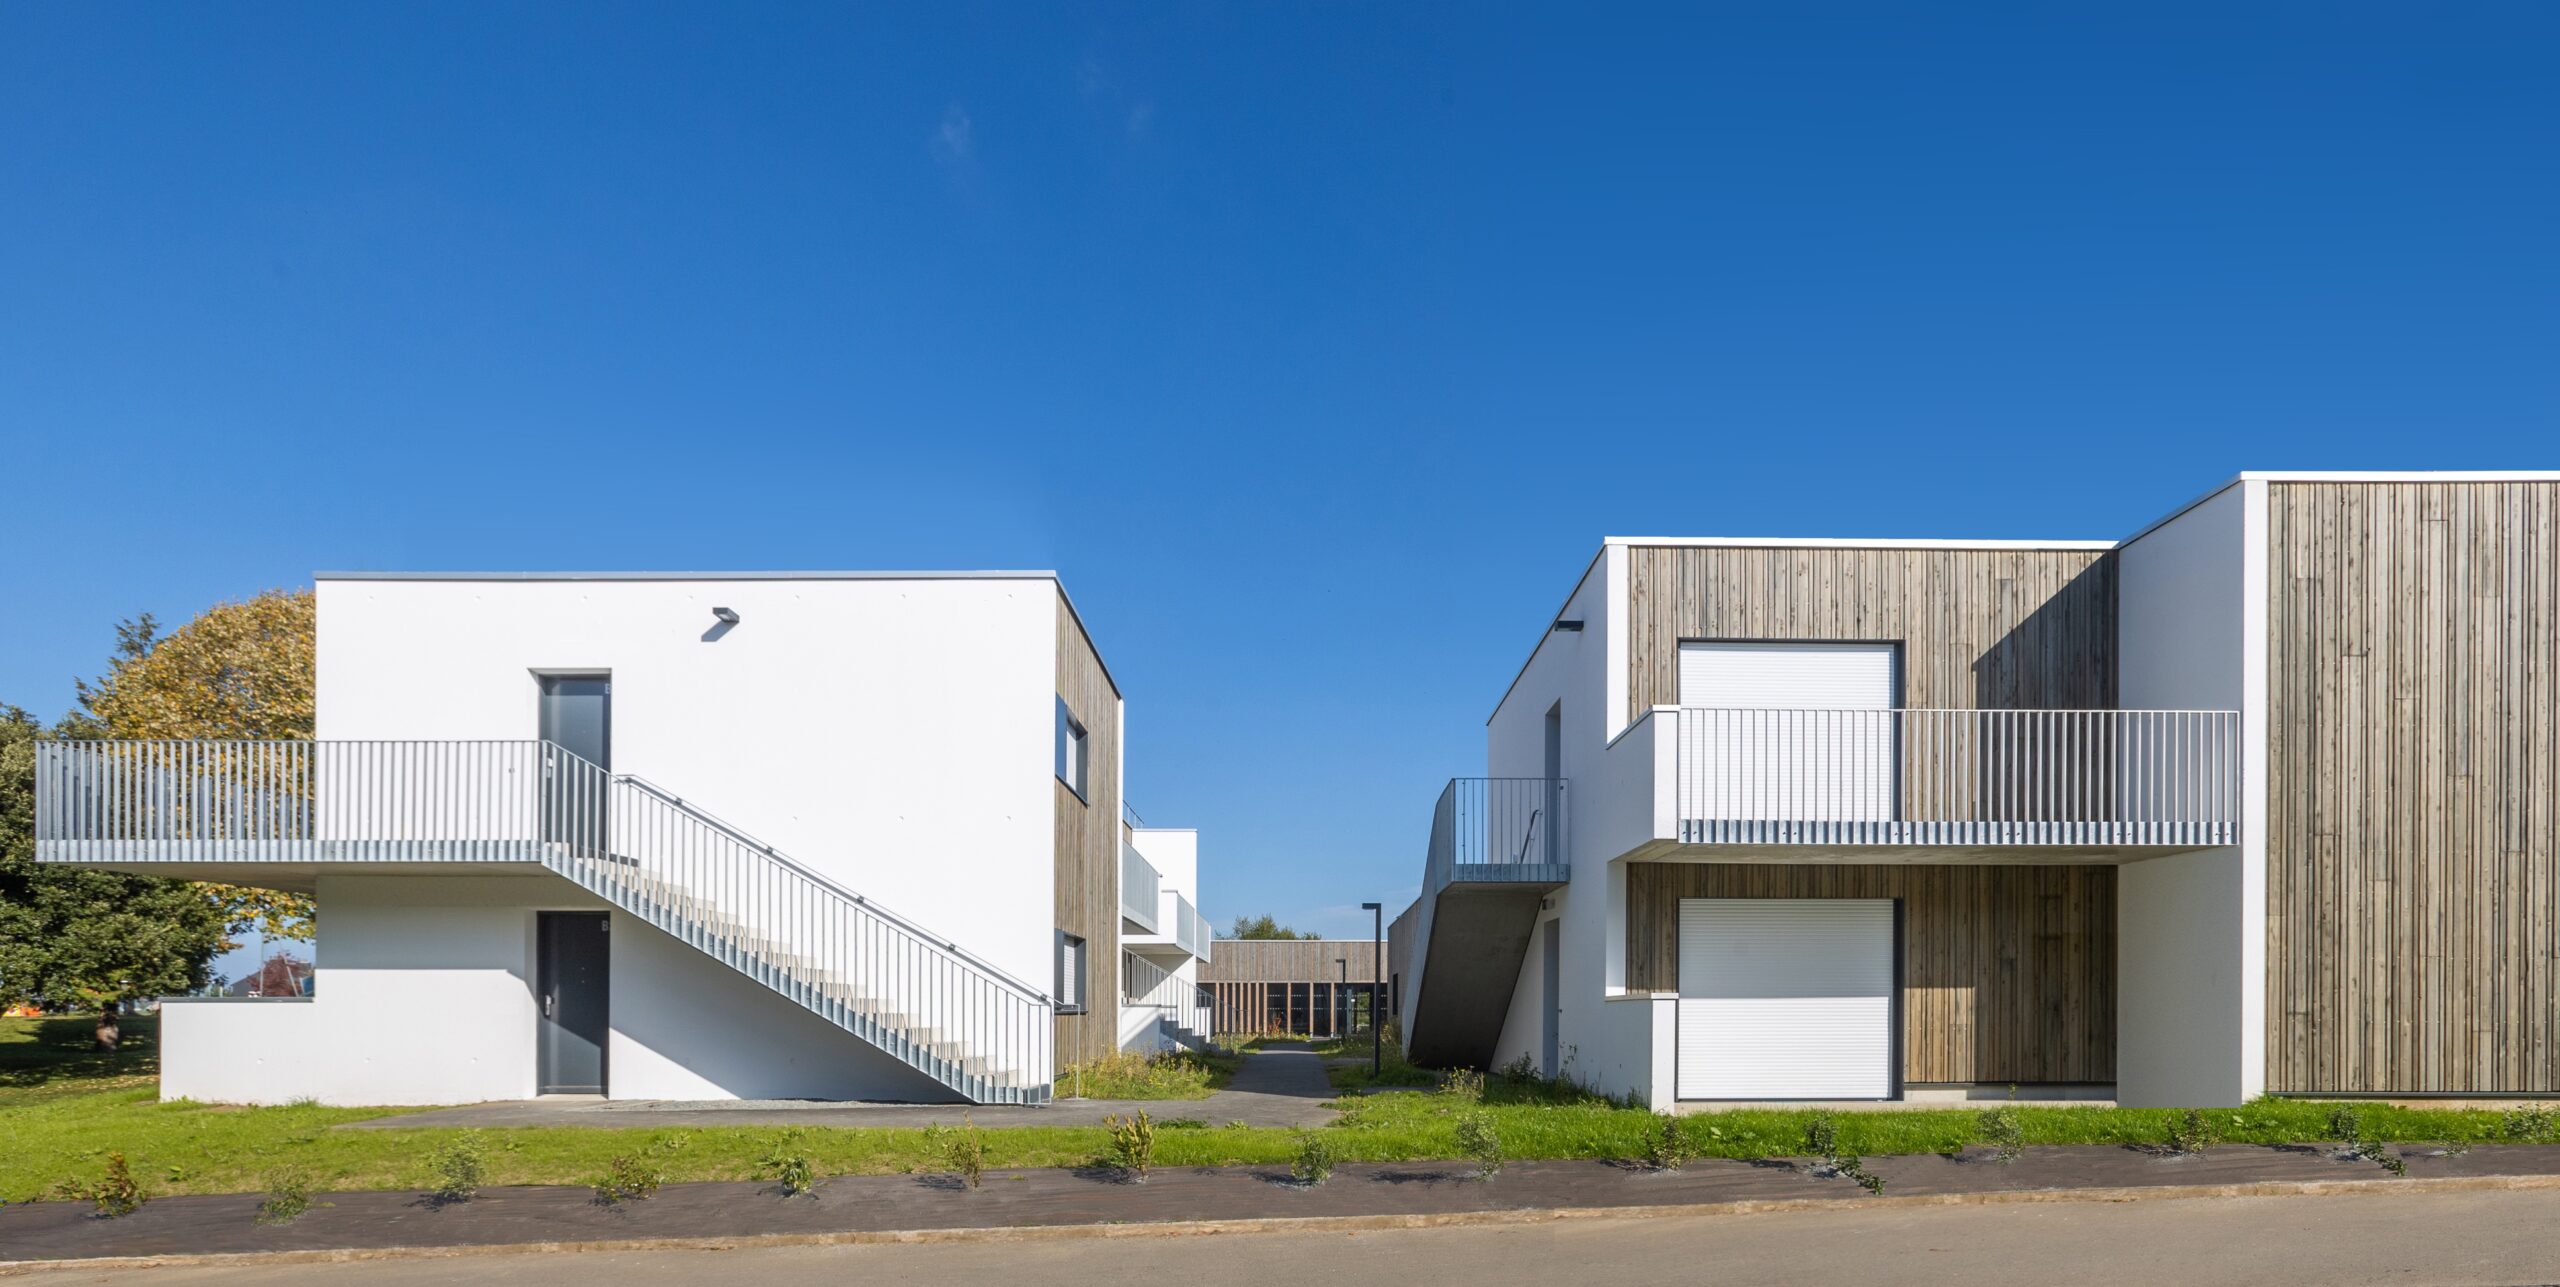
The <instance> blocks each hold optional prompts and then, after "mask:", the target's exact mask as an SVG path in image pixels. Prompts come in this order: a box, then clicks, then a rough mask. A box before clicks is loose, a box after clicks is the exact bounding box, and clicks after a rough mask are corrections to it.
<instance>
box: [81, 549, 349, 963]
mask: <svg viewBox="0 0 2560 1287" xmlns="http://www.w3.org/2000/svg"><path fill="white" fill-rule="evenodd" d="M316 625H317V616H316V614H315V612H314V610H313V603H312V596H311V591H309V590H269V591H267V592H266V593H264V594H261V595H258V596H257V597H255V598H252V599H247V600H244V601H242V602H239V603H222V604H216V605H214V606H213V607H210V608H207V609H205V610H204V612H203V613H202V614H200V615H198V616H197V617H196V619H195V620H193V621H190V622H188V623H187V624H185V625H183V626H180V627H178V628H177V629H176V630H173V631H170V632H169V633H168V634H165V635H163V634H161V633H160V629H159V623H158V622H157V621H155V620H153V619H152V617H151V615H150V614H148V613H145V614H143V615H142V616H140V617H138V618H135V619H133V620H130V621H125V622H122V623H119V624H118V625H117V626H116V650H115V654H114V656H113V657H112V658H111V659H110V660H109V661H108V663H107V673H106V674H105V675H104V676H101V677H100V678H99V679H98V681H97V682H95V683H83V684H81V685H80V710H79V713H77V714H76V715H74V716H73V717H72V718H71V719H70V720H69V721H67V725H68V731H70V732H71V733H72V735H74V736H91V737H115V738H207V739H215V740H226V739H244V740H246V739H266V738H308V737H310V736H311V725H312V709H313V705H314V700H313V694H314V689H313V681H312V665H313V659H314V657H315V656H316V654H317V651H318V649H317V646H316V644H317V640H316V636H317V631H316ZM203 888H204V890H205V891H206V892H207V893H209V894H211V895H212V896H213V897H214V899H215V900H216V901H217V902H218V903H219V904H220V905H221V907H222V909H223V913H224V916H225V918H226V919H227V921H228V922H229V923H230V925H231V927H232V931H233V932H234V933H239V932H242V931H246V930H249V929H253V928H254V929H256V930H258V931H259V932H261V933H263V934H267V935H270V936H276V937H283V938H309V937H311V932H312V915H313V911H314V909H313V907H312V903H311V899H310V898H309V897H307V896H305V895H302V894H294V893H287V892H284V891H281V890H273V889H253V888H250V887H247V886H240V885H206V886H203Z"/></svg>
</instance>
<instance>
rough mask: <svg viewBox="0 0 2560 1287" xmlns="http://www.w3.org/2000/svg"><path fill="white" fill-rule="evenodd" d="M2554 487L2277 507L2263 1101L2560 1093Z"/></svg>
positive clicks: (2270, 602) (2321, 484)
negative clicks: (2292, 1096) (2276, 1093)
mask: <svg viewBox="0 0 2560 1287" xmlns="http://www.w3.org/2000/svg"><path fill="white" fill-rule="evenodd" d="M2556 532H2560V483H2555V482H2549V481H2524V480H2517V481H2459V482H2434V481H2426V480H2424V479H2410V480H2396V481H2386V480H2373V481H2276V482H2272V483H2270V484H2269V487H2268V496H2267V549H2266V557H2267V627H2268V632H2267V633H2268V648H2267V674H2268V688H2267V724H2266V727H2267V781H2268V785H2269V792H2268V800H2267V805H2268V807H2267V835H2266V847H2267V904H2268V914H2267V940H2268V941H2267V982H2268V986H2269V989H2270V993H2271V995H2270V998H2269V1001H2268V1004H2267V1043H2266V1044H2267V1063H2268V1074H2267V1081H2268V1085H2269V1086H2270V1088H2272V1089H2276V1090H2283V1091H2296V1092H2322V1091H2340V1092H2367V1093H2370V1092H2399V1093H2421V1092H2453V1093H2463V1094H2553V1093H2560V770H2555V768H2554V762H2555V757H2556V756H2560V535H2555V533H2556Z"/></svg>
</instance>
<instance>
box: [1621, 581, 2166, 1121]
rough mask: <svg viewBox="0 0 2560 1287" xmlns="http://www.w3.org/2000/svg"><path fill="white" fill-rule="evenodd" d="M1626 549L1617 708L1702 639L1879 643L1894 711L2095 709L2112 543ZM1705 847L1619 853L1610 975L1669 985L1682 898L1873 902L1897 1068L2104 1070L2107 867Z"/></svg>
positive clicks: (2039, 1077) (2040, 1075)
mask: <svg viewBox="0 0 2560 1287" xmlns="http://www.w3.org/2000/svg"><path fill="white" fill-rule="evenodd" d="M1625 557H1626V568H1627V572H1626V580H1627V599H1626V602H1627V627H1626V631H1627V640H1628V650H1627V708H1628V714H1629V716H1630V718H1632V717H1633V716H1635V715H1637V714H1640V713H1642V712H1643V711H1645V710H1646V709H1648V708H1650V707H1653V706H1657V705H1676V704H1678V703H1679V702H1680V701H1681V696H1680V675H1679V663H1680V654H1681V648H1682V645H1683V644H1690V643H1696V642H1699V641H1721V640H1734V641H1750V642H1754V643H1775V642H1789V641H1803V642H1806V643H1810V644H1815V645H1828V644H1848V643H1889V644H1892V645H1895V651H1896V657H1895V670H1896V675H1895V687H1896V690H1897V691H1896V693H1895V697H1894V704H1895V705H1896V706H1899V707H1905V708H1911V709H1923V710H1972V709H1992V710H2098V709H2106V708H2109V707H2112V706H2114V705H2115V700H2116V666H2115V657H2116V593H2115V555H2114V552H2113V551H2112V550H2106V549H2085V548H1901V547H1879V548H1864V547H1851V548H1842V547H1834V546H1810V547H1802V548H1788V547H1776V546H1696V545H1684V546H1646V545H1630V546H1629V547H1628V548H1627V550H1626V555H1625ZM1693 700H1694V694H1693ZM1936 768H1937V766H1935V765H1933V764H1931V763H1929V761H1928V759H1927V757H1926V756H1924V755H1918V754H1905V755H1903V756H1902V757H1901V774H1902V776H1903V777H1904V778H1905V779H1906V780H1905V781H1904V782H1903V783H1902V785H1901V792H1900V793H1901V795H1902V797H1903V799H1904V800H1905V801H1906V802H1907V803H1910V804H1913V805H1917V804H1918V803H1920V802H1919V801H1918V800H1917V799H1916V798H1915V796H1916V794H1917V788H1916V783H1915V782H1914V781H1912V780H1911V779H1915V778H1918V777H1920V776H1921V775H1925V774H1928V773H1930V772H1932V771H1933V770H1935V769H1936ZM1716 856H1717V855H1716V854H1715V853H1714V851H1712V850H1689V851H1683V852H1681V853H1678V854H1676V855H1670V856H1667V857H1666V860H1661V861H1652V862H1640V863H1632V864H1630V865H1629V867H1628V872H1627V931H1626V944H1627V947H1626V951H1627V960H1626V986H1627V987H1628V988H1629V989H1630V990H1633V991H1640V992H1661V993H1669V994H1677V993H1678V992H1679V991H1680V979H1679V968H1678V962H1679V953H1678V951H1677V947H1678V942H1677V939H1678V935H1677V926H1678V909H1679V905H1680V901H1681V900H1682V899H1697V898H1842V899H1851V898H1870V899H1892V900H1895V902H1896V903H1897V906H1898V909H1899V911H1898V915H1899V916H1900V918H1901V932H1900V937H1899V944H1898V950H1899V960H1898V962H1897V968H1898V985H1897V986H1898V991H1899V995H1900V997H1901V1006H1900V1015H1899V1024H1898V1028H1899V1033H1898V1036H1899V1040H1900V1044H1901V1054H1900V1056H1899V1058H1900V1063H1901V1067H1900V1076H1901V1079H1902V1081H1903V1082H1904V1083H1905V1084H1907V1085H1927V1084H1932V1083H1972V1082H1982V1083H2001V1082H2032V1083H2106V1082H2111V1081H2112V1080H2113V1079H2114V1077H2115V965H2116V961H2115V953H2116V945H2115V917H2116V909H2115V871H2114V869H2113V868H2112V867H2111V866H2108V865H2105V864H2104V863H2103V862H2096V861H2091V860H2089V859H2086V858H2083V859H2081V860H2079V861H2076V862H2066V863H2064V864H2060V865H2054V864H2050V863H2046V862H2037V863H2033V864H2029V863H2014V862H2013V863H2005V864H1996V865H1995V864H1993V863H1987V862H1980V861H1971V860H1967V861H1962V862H1958V861H1957V859H1959V858H1960V857H1964V856H1960V855H1954V854H1936V855H1932V854H1928V853H1925V852H1924V853H1919V854H1913V855H1909V857H1910V858H1911V859H1915V860H1916V861H1902V862H1896V863H1891V864H1865V865H1858V864H1850V863H1843V862H1839V861H1837V860H1826V861H1821V862H1814V863H1803V864H1777V863H1716V862H1711V861H1707V860H1709V859H1712V858H1714V857H1716ZM1808 856H1810V855H1808ZM1933 857H1934V858H1936V859H1937V861H1936V862H1931V861H1929V859H1931V858H1933Z"/></svg>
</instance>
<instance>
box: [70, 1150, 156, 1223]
mask: <svg viewBox="0 0 2560 1287" xmlns="http://www.w3.org/2000/svg"><path fill="white" fill-rule="evenodd" d="M53 1193H54V1196H55V1197H58V1198H62V1199H64V1200H66V1201H72V1202H87V1203H89V1204H91V1205H93V1206H95V1207H96V1208H97V1209H98V1214H99V1215H102V1216H106V1217H108V1218H110V1219H112V1218H114V1217H116V1216H127V1215H132V1214H133V1213H134V1212H136V1211H139V1210H141V1209H142V1203H143V1196H142V1186H141V1185H140V1184H138V1183H136V1182H135V1181H134V1178H133V1168H132V1167H131V1166H130V1165H128V1164H127V1163H126V1162H125V1160H124V1154H123V1153H121V1152H113V1153H109V1154H107V1162H106V1169H105V1170H103V1171H102V1172H100V1173H99V1175H98V1178H97V1179H96V1180H95V1181H83V1180H80V1179H77V1178H73V1179H67V1180H64V1181H63V1182H62V1183H61V1184H58V1185H56V1186H54V1190H53Z"/></svg>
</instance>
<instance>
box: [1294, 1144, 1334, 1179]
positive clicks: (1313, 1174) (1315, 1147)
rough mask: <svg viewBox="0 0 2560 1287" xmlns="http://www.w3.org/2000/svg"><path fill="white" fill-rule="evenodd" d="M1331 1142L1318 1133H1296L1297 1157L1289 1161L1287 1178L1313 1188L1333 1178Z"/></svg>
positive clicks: (1332, 1149)
mask: <svg viewBox="0 0 2560 1287" xmlns="http://www.w3.org/2000/svg"><path fill="white" fill-rule="evenodd" d="M1337 1160H1338V1158H1337V1155H1336V1153H1335V1151H1334V1147H1333V1141H1332V1140H1330V1139H1327V1138H1325V1136H1324V1134H1323V1133H1322V1132H1320V1131H1300V1132H1298V1155H1297V1156H1296V1157H1293V1158H1291V1159H1289V1178H1290V1179H1293V1180H1296V1181H1297V1182H1298V1183H1300V1184H1303V1185H1305V1186H1307V1187H1308V1188H1314V1187H1315V1186H1317V1185H1319V1184H1322V1183H1324V1182H1325V1181H1326V1180H1328V1179H1331V1178H1332V1177H1333V1164H1334V1162H1335V1161H1337Z"/></svg>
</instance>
